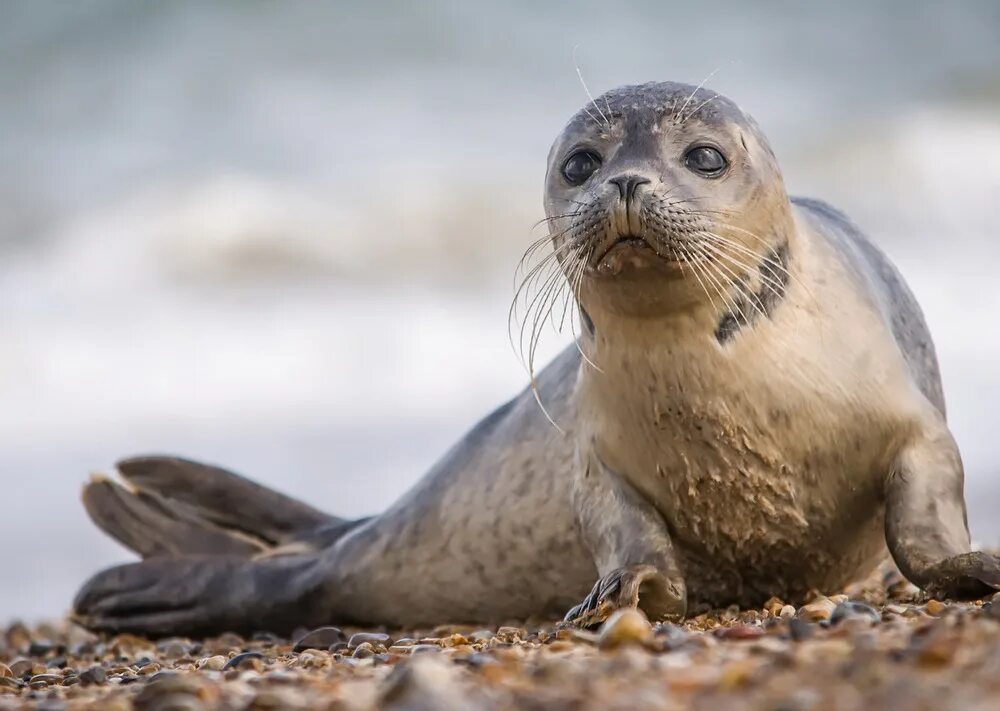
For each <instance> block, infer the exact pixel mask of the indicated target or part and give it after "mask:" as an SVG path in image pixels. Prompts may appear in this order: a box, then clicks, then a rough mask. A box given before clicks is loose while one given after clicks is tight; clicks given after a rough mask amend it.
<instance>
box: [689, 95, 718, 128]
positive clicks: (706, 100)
mask: <svg viewBox="0 0 1000 711" xmlns="http://www.w3.org/2000/svg"><path fill="white" fill-rule="evenodd" d="M719 96H720V95H719V94H716V95H715V96H712V97H709V98H708V99H705V100H704V101H702V102H701V103H700V104H698V105H697V106H695V107H694V108H693V109H691V111H690V112H689V113H688V115H687V116H685V117H684V118H683V119H681V125H682V126H683V125H684V124H685V123H686V122H687V120H688V119H690V118H691V117H693V116H695V115H696V114H697V113H698V112H699V111H701V110H702V109H703V108H704V107H705V106H707V105H708V104H710V103H712V102H713V101H715V100H716V99H718V98H719Z"/></svg>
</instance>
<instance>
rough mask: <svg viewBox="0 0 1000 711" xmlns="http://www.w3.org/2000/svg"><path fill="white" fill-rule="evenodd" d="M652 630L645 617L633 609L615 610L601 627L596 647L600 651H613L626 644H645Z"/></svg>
mask: <svg viewBox="0 0 1000 711" xmlns="http://www.w3.org/2000/svg"><path fill="white" fill-rule="evenodd" d="M651 636H652V629H651V628H650V626H649V621H648V620H647V619H646V616H645V615H644V614H642V612H640V611H639V610H636V609H634V608H623V609H621V610H615V611H614V612H613V613H612V614H611V617H609V618H608V619H607V621H605V623H604V624H603V625H602V626H601V630H600V632H599V633H598V636H597V645H598V646H599V647H600V648H601V649H614V648H616V647H620V646H622V645H628V644H646V643H648V642H649V640H650V638H651Z"/></svg>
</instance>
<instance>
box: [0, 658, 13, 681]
mask: <svg viewBox="0 0 1000 711" xmlns="http://www.w3.org/2000/svg"><path fill="white" fill-rule="evenodd" d="M0 677H5V678H7V679H12V678H13V677H14V672H12V671H11V670H10V667H8V666H7V665H6V664H4V663H3V662H0Z"/></svg>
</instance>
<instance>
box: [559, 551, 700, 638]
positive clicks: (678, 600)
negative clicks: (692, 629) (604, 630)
mask: <svg viewBox="0 0 1000 711" xmlns="http://www.w3.org/2000/svg"><path fill="white" fill-rule="evenodd" d="M683 599H684V587H683V583H680V584H678V583H676V582H671V581H670V579H668V578H667V577H666V576H665V575H664V574H663V573H662V572H660V571H659V570H657V569H656V568H655V567H653V566H652V565H633V566H629V567H627V568H615V569H614V570H612V571H611V572H610V573H608V574H607V575H605V576H604V577H602V578H601V579H600V580H598V581H597V583H595V584H594V589H593V590H591V591H590V594H589V595H587V597H586V598H584V600H583V602H581V603H580V604H579V605H577V606H576V607H574V608H573V609H571V610H570V611H569V612H567V613H566V617H565V618H564V620H565V621H566V622H572V623H573V624H575V625H578V626H579V627H594V626H596V625H599V624H600V623H602V622H603V621H604V620H606V619H608V617H609V616H610V615H611V613H612V612H614V611H615V610H618V609H620V608H623V607H638V608H639V609H641V610H642V611H643V612H645V613H646V616H647V617H648V618H649V619H651V620H665V619H671V618H679V617H683V616H684V609H683V604H682V603H683Z"/></svg>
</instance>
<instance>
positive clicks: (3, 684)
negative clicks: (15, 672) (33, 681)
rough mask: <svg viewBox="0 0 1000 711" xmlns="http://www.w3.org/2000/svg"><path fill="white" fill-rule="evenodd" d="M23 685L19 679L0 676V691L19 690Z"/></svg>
mask: <svg viewBox="0 0 1000 711" xmlns="http://www.w3.org/2000/svg"><path fill="white" fill-rule="evenodd" d="M23 685H24V682H22V681H21V680H20V679H15V678H13V677H9V676H0V689H20V688H21V687H22V686H23Z"/></svg>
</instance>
